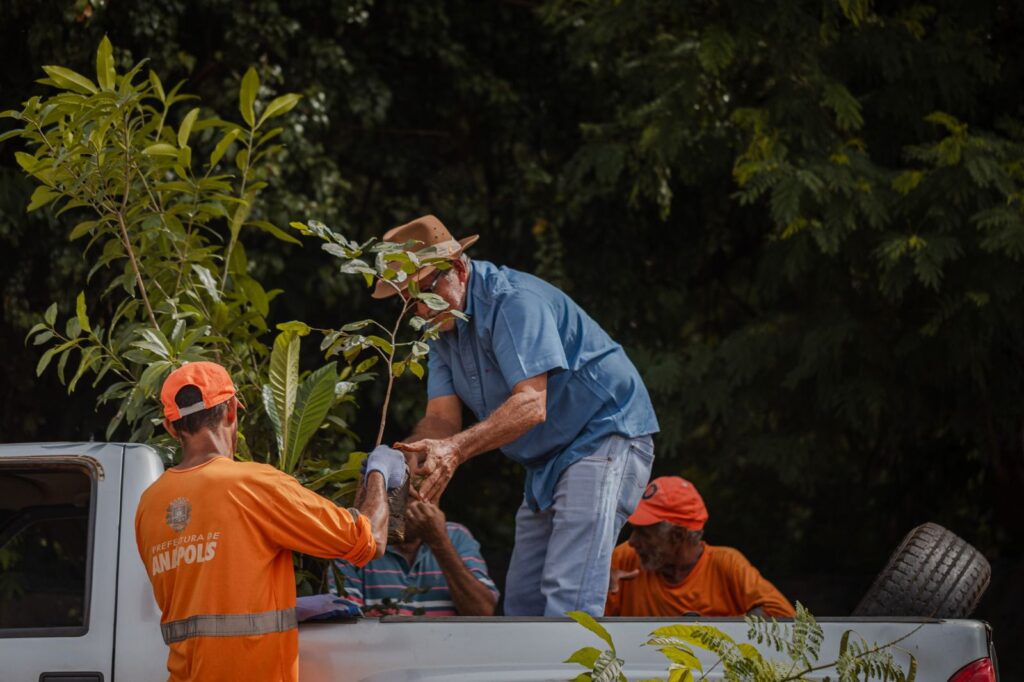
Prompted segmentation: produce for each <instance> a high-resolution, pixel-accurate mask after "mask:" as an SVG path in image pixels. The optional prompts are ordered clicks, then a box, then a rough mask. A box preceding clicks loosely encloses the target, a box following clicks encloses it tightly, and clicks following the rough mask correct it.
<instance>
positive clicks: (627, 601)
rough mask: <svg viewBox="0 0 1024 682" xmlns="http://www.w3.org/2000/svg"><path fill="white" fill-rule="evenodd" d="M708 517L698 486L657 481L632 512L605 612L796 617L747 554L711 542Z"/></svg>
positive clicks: (665, 479)
mask: <svg viewBox="0 0 1024 682" xmlns="http://www.w3.org/2000/svg"><path fill="white" fill-rule="evenodd" d="M707 520H708V512H707V509H706V508H705V507H704V500H703V499H701V496H700V493H698V492H697V489H696V488H695V487H694V486H693V484H692V483H690V482H689V481H687V480H685V479H683V478H679V477H678V476H662V477H661V478H656V479H654V480H653V481H651V483H650V485H648V486H647V490H645V491H644V494H643V497H642V499H641V500H640V504H639V505H637V508H636V511H635V512H633V514H632V516H630V517H629V523H630V524H631V525H632V526H633V532H632V534H631V535H630V537H629V541H628V542H625V543H623V544H621V545H619V546H618V547H616V548H615V551H614V552H613V553H612V569H611V579H610V585H609V590H608V602H607V604H606V605H605V615H606V616H641V617H648V616H682V615H687V614H697V615H700V616H742V615H744V614H748V613H754V614H758V615H763V616H792V615H794V613H795V611H794V609H793V605H792V604H790V603H789V600H787V599H786V598H785V597H784V596H782V594H781V593H780V592H779V591H778V590H777V589H775V586H774V585H772V584H771V583H770V582H768V581H767V580H765V579H764V578H763V577H762V576H761V574H760V573H759V572H758V571H757V569H756V568H754V567H753V566H752V565H751V564H750V562H749V561H747V559H746V557H744V556H743V555H742V554H740V552H738V551H737V550H735V549H733V548H731V547H717V546H714V545H709V544H707V543H706V542H704V539H703V535H704V523H705V522H706V521H707Z"/></svg>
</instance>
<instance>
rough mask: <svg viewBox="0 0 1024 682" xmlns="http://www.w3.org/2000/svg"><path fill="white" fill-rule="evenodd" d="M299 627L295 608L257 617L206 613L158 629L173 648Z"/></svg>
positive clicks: (266, 613)
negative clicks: (195, 641) (186, 642)
mask: <svg viewBox="0 0 1024 682" xmlns="http://www.w3.org/2000/svg"><path fill="white" fill-rule="evenodd" d="M298 625H299V621H298V619H297V618H296V617H295V608H294V607H293V608H290V609H280V610H277V611H262V612H260V613H224V614H222V613H210V614H202V615H198V616H190V617H189V618H184V619H182V620H174V621H171V622H169V623H163V624H162V625H160V633H161V634H162V635H163V636H164V643H166V644H173V643H174V642H181V641H184V640H186V639H191V638H193V637H240V636H244V635H266V634H269V633H271V632H284V631H286V630H291V629H292V628H296V627H298Z"/></svg>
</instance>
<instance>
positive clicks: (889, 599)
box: [853, 523, 992, 618]
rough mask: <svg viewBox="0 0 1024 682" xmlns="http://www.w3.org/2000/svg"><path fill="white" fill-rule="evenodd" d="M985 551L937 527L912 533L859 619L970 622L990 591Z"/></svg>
mask: <svg viewBox="0 0 1024 682" xmlns="http://www.w3.org/2000/svg"><path fill="white" fill-rule="evenodd" d="M991 578H992V568H991V566H989V563H988V561H987V560H986V559H985V557H984V556H982V555H981V552H979V551H978V550H976V549H975V548H974V547H972V546H971V545H969V544H968V543H967V542H965V541H964V540H962V539H961V538H959V537H957V535H956V534H954V533H952V532H950V531H948V530H946V529H945V528H943V527H942V526H940V525H938V524H936V523H926V524H924V525H921V526H918V527H917V528H915V529H914V530H912V531H910V532H909V533H907V536H906V537H905V538H903V542H901V543H900V546H899V547H897V548H896V551H895V552H893V555H892V556H891V557H890V558H889V563H888V564H887V565H886V567H885V569H884V570H883V571H882V572H881V573H879V574H878V577H877V578H876V579H875V582H874V584H873V585H872V586H871V589H869V590H868V592H867V594H866V595H864V598H863V599H861V601H860V604H858V605H857V608H856V609H854V611H853V615H854V616H920V617H926V618H966V617H967V616H969V615H970V614H971V612H973V611H974V607H976V606H977V605H978V601H979V600H980V599H981V595H982V594H984V592H985V590H986V588H988V583H989V580H991Z"/></svg>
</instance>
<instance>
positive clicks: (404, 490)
mask: <svg viewBox="0 0 1024 682" xmlns="http://www.w3.org/2000/svg"><path fill="white" fill-rule="evenodd" d="M408 504H409V469H408V468H406V470H405V482H404V483H403V484H402V485H401V486H399V487H397V488H394V489H393V490H389V491H388V544H389V545H390V544H395V543H402V542H405V507H406V505H408Z"/></svg>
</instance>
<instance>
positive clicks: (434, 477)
mask: <svg viewBox="0 0 1024 682" xmlns="http://www.w3.org/2000/svg"><path fill="white" fill-rule="evenodd" d="M395 447H396V448H398V449H399V450H402V451H404V452H405V453H406V454H412V455H416V457H417V460H418V461H419V462H420V465H419V466H418V467H417V468H416V471H415V472H414V473H415V474H416V475H417V476H425V477H426V478H425V479H424V480H423V482H422V483H420V485H419V489H418V490H417V491H416V494H415V496H416V497H419V498H420V499H421V500H425V501H427V502H433V503H435V504H436V503H437V501H438V500H439V499H440V498H441V493H443V492H444V489H445V488H447V487H448V482H449V481H451V480H452V475H453V474H454V473H455V469H457V468H458V466H459V464H461V463H462V459H461V457H460V456H459V455H460V453H459V448H458V446H456V445H455V444H454V443H453V442H452V441H451V440H450V439H447V438H445V439H442V440H435V439H433V438H425V439H423V440H420V441H416V442H415V443H395Z"/></svg>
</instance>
